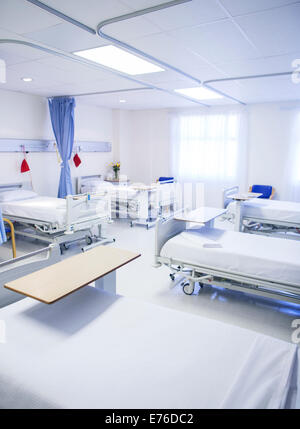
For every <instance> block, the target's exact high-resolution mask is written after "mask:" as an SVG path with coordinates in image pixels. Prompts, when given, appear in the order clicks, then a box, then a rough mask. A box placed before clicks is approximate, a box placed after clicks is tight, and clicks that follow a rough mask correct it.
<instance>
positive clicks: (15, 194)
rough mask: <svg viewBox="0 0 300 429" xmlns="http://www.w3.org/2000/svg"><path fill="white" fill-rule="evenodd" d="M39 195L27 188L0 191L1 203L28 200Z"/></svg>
mask: <svg viewBox="0 0 300 429" xmlns="http://www.w3.org/2000/svg"><path fill="white" fill-rule="evenodd" d="M35 197H37V193H36V192H33V191H28V190H26V189H15V190H13V191H4V192H0V203H6V202H9V201H18V200H28V199H29V198H35Z"/></svg>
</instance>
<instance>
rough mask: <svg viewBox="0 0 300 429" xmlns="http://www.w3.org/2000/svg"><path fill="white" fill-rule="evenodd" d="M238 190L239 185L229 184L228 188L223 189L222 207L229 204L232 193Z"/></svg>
mask: <svg viewBox="0 0 300 429" xmlns="http://www.w3.org/2000/svg"><path fill="white" fill-rule="evenodd" d="M238 192H239V186H238V185H235V186H231V187H230V188H224V189H223V207H224V209H226V208H227V206H228V204H230V203H231V202H232V201H233V200H232V198H231V197H232V195H234V194H237V193H238Z"/></svg>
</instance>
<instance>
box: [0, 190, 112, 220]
mask: <svg viewBox="0 0 300 429" xmlns="http://www.w3.org/2000/svg"><path fill="white" fill-rule="evenodd" d="M105 204H106V203H105V201H104V200H103V201H101V200H99V201H97V206H96V207H97V213H101V212H104V209H105ZM0 206H1V208H2V212H3V215H6V216H8V217H9V216H11V217H19V218H24V219H35V220H39V221H42V222H49V223H52V224H56V225H58V226H59V227H64V226H65V225H66V200H65V199H64V198H53V197H36V198H29V199H26V200H17V201H9V202H3V203H1V205H0ZM94 211H95V207H94V208H93V209H91V210H87V209H85V210H82V213H81V215H80V216H89V215H91V214H93V213H94Z"/></svg>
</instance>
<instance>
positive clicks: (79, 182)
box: [76, 174, 102, 194]
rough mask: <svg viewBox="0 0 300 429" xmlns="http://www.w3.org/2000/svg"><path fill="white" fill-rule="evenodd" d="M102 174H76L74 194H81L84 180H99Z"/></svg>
mask: <svg viewBox="0 0 300 429" xmlns="http://www.w3.org/2000/svg"><path fill="white" fill-rule="evenodd" d="M101 179H102V174H94V175H92V176H78V177H77V178H76V194H81V187H82V185H83V184H84V182H87V181H89V180H101Z"/></svg>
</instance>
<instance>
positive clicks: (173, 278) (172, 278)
mask: <svg viewBox="0 0 300 429" xmlns="http://www.w3.org/2000/svg"><path fill="white" fill-rule="evenodd" d="M170 279H171V280H172V282H174V280H175V274H170Z"/></svg>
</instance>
